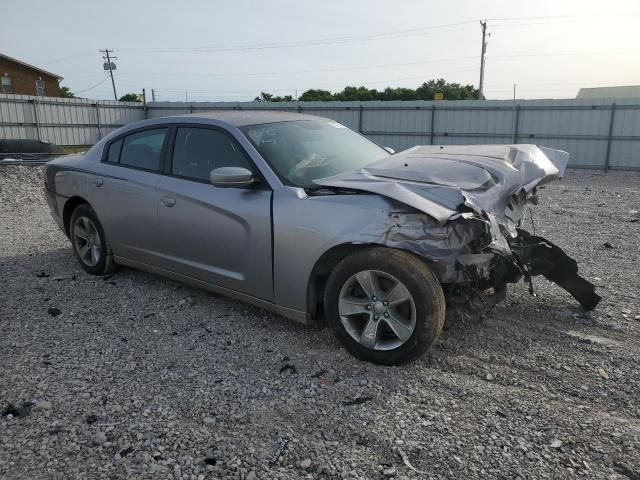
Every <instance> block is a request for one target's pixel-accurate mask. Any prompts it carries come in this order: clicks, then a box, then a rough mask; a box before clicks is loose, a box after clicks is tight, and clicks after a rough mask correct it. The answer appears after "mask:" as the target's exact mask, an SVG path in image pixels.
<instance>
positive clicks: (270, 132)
mask: <svg viewBox="0 0 640 480" xmlns="http://www.w3.org/2000/svg"><path fill="white" fill-rule="evenodd" d="M241 130H242V131H243V132H244V134H245V135H246V136H247V137H248V138H249V140H250V141H251V142H252V143H253V145H254V146H255V147H256V148H257V149H258V151H259V152H260V154H261V155H262V156H263V157H264V158H265V160H266V161H267V162H268V163H269V164H270V165H271V168H272V169H273V170H274V171H275V173H276V174H277V175H278V176H279V177H280V179H281V180H282V181H283V183H284V184H285V185H291V186H295V187H302V188H308V187H312V186H314V185H315V184H314V180H318V179H320V178H325V177H331V176H333V175H338V174H340V173H344V172H347V171H349V170H356V169H359V168H363V167H365V166H366V165H368V164H370V163H372V162H375V161H376V160H380V159H381V158H384V157H388V156H389V153H388V152H387V151H386V150H384V149H383V148H382V147H379V146H378V145H376V144H375V143H373V142H372V141H371V140H368V139H367V138H365V137H363V136H362V135H359V134H357V133H356V132H354V131H353V130H350V129H348V128H347V127H345V126H344V125H341V124H339V123H337V122H334V121H331V120H298V121H294V122H280V123H267V124H262V125H249V126H245V127H241Z"/></svg>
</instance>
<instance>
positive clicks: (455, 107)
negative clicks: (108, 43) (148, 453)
mask: <svg viewBox="0 0 640 480" xmlns="http://www.w3.org/2000/svg"><path fill="white" fill-rule="evenodd" d="M212 110H289V111H299V112H305V113H310V114H314V115H320V116H324V117H329V118H333V119H335V120H337V121H339V122H341V123H343V124H345V125H347V126H349V127H351V128H353V129H354V130H357V131H360V132H361V133H363V134H364V135H367V136H368V137H370V138H372V139H373V140H375V141H377V142H378V143H380V144H382V145H384V146H389V147H392V148H395V149H396V150H403V149H405V148H408V147H410V146H413V145H417V144H473V143H536V144H539V145H544V146H547V147H552V148H559V149H561V150H566V151H568V152H569V153H570V154H571V159H570V164H569V165H570V166H571V167H574V168H593V169H604V170H608V169H613V170H640V98H629V99H616V101H615V102H611V101H610V100H593V99H572V100H518V101H515V102H513V101H504V100H489V101H471V100H469V101H467V100H465V101H456V102H447V101H440V102H425V101H410V102H402V101H395V102H288V103H254V102H244V103H228V102H226V103H224V102H223V103H221V102H212V103H209V102H198V103H185V102H155V103H151V104H147V105H146V106H143V105H140V104H135V103H122V102H113V101H110V102H102V101H101V102H92V101H89V100H75V99H53V98H42V97H40V98H38V97H27V96H18V95H0V138H40V139H42V140H45V141H50V142H53V143H56V144H58V145H88V144H92V143H95V141H97V140H98V139H99V138H101V137H102V136H104V135H106V134H108V133H109V132H111V131H112V130H113V129H115V128H117V127H118V126H120V125H125V124H127V123H129V122H132V121H136V120H141V119H143V118H156V117H162V116H167V115H177V114H183V113H198V112H205V111H212Z"/></svg>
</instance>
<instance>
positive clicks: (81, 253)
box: [69, 203, 114, 275]
mask: <svg viewBox="0 0 640 480" xmlns="http://www.w3.org/2000/svg"><path fill="white" fill-rule="evenodd" d="M69 238H70V239H71V246H72V248H73V253H74V255H75V256H76V259H77V260H78V262H79V263H80V266H81V267H82V268H83V269H84V271H85V272H87V273H90V274H91V275H107V274H109V273H111V272H113V267H114V265H113V258H112V256H111V251H110V250H109V246H108V243H107V239H106V237H105V235H104V230H103V229H102V225H101V224H100V221H99V220H98V217H97V216H96V213H95V212H94V211H93V208H91V207H90V206H89V204H87V203H83V204H81V205H78V206H77V207H76V209H75V210H74V211H73V214H72V215H71V220H70V221H69ZM85 246H88V250H87V249H85V248H84V247H85Z"/></svg>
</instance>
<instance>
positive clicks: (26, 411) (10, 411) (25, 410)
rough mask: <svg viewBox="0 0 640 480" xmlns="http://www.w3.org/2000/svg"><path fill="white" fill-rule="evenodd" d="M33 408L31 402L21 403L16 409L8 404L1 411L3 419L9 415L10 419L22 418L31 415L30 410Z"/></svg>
mask: <svg viewBox="0 0 640 480" xmlns="http://www.w3.org/2000/svg"><path fill="white" fill-rule="evenodd" d="M32 407H33V402H22V404H21V405H20V406H18V407H16V406H15V405H13V404H12V403H9V404H8V405H7V406H6V408H5V409H4V410H3V411H2V416H3V417H8V416H9V415H11V416H12V417H17V418H24V417H26V416H28V415H30V414H31V408H32Z"/></svg>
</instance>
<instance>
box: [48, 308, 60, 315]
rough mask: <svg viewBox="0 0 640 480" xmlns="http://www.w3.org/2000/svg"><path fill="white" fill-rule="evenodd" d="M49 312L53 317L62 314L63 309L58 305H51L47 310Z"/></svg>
mask: <svg viewBox="0 0 640 480" xmlns="http://www.w3.org/2000/svg"><path fill="white" fill-rule="evenodd" d="M47 313H48V314H49V315H51V316H52V317H57V316H58V315H60V314H61V313H62V310H60V309H59V308H56V307H49V309H48V310H47Z"/></svg>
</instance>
